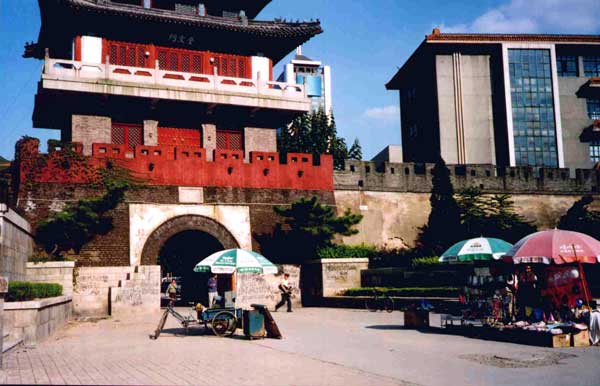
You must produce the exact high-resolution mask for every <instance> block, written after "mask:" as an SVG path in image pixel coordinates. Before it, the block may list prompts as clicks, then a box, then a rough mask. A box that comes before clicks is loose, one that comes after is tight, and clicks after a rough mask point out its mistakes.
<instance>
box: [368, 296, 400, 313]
mask: <svg viewBox="0 0 600 386" xmlns="http://www.w3.org/2000/svg"><path fill="white" fill-rule="evenodd" d="M365 308H366V309H367V310H369V311H371V312H375V311H383V310H385V311H387V312H392V311H394V300H393V299H392V298H391V297H389V296H388V295H382V294H381V293H379V292H378V291H373V297H372V298H368V299H366V300H365Z"/></svg>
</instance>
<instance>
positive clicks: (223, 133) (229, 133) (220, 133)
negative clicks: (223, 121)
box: [216, 130, 244, 150]
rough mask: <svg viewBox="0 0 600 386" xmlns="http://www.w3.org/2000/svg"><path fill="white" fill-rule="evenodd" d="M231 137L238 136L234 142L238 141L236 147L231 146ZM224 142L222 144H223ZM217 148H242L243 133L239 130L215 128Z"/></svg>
mask: <svg viewBox="0 0 600 386" xmlns="http://www.w3.org/2000/svg"><path fill="white" fill-rule="evenodd" d="M233 137H239V138H238V139H237V140H236V141H235V142H237V143H239V148H238V147H233V146H232V142H234V141H233V140H232V138H233ZM223 142H224V144H225V145H224V146H223ZM216 146H217V149H219V150H244V135H243V132H242V131H240V130H217V141H216Z"/></svg>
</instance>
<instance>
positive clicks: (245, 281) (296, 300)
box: [235, 265, 302, 310]
mask: <svg viewBox="0 0 600 386" xmlns="http://www.w3.org/2000/svg"><path fill="white" fill-rule="evenodd" d="M284 273H289V274H290V277H289V279H288V281H289V284H290V285H291V286H292V288H293V290H292V307H300V306H301V305H302V296H301V292H300V266H298V265H281V266H279V273H278V274H277V275H262V274H256V273H240V274H238V275H237V280H236V287H237V294H236V296H237V297H236V301H235V305H236V307H241V308H244V309H250V308H251V307H250V305H251V304H263V305H265V306H267V307H268V308H269V309H270V310H272V309H273V308H275V305H276V304H277V303H278V302H279V301H280V300H281V296H280V295H279V289H278V286H279V283H280V282H281V280H282V279H283V274H284ZM284 307H285V306H284ZM284 309H285V308H284Z"/></svg>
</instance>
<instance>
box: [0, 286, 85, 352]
mask: <svg viewBox="0 0 600 386" xmlns="http://www.w3.org/2000/svg"><path fill="white" fill-rule="evenodd" d="M72 311H73V303H72V299H71V297H70V296H58V297H54V298H48V299H40V300H32V301H27V302H9V303H5V305H4V317H3V320H4V331H5V332H10V335H11V338H14V339H21V338H22V339H23V342H24V343H25V345H29V346H32V345H36V344H37V343H39V342H41V341H43V340H44V339H46V338H48V337H49V336H50V335H52V334H53V333H54V332H55V331H56V330H58V329H59V328H61V327H62V326H63V325H64V324H65V323H66V322H67V321H68V320H69V319H70V318H71V316H72Z"/></svg>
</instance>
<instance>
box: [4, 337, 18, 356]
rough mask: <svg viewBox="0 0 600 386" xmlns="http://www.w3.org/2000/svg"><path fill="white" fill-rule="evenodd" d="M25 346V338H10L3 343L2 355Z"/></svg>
mask: <svg viewBox="0 0 600 386" xmlns="http://www.w3.org/2000/svg"><path fill="white" fill-rule="evenodd" d="M22 344H23V338H17V339H15V338H12V339H11V338H10V337H9V338H8V339H6V338H5V339H4V342H2V353H3V354H6V353H7V352H9V351H10V350H12V349H14V348H16V347H19V346H21V345H22Z"/></svg>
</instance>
